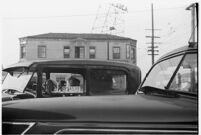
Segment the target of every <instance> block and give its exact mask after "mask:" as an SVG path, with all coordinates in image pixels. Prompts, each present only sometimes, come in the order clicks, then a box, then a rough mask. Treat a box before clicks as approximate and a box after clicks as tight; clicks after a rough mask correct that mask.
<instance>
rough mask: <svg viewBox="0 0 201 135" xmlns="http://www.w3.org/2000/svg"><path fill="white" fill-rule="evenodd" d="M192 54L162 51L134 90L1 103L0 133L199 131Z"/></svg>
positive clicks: (185, 49) (194, 52)
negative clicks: (1, 131)
mask: <svg viewBox="0 0 201 135" xmlns="http://www.w3.org/2000/svg"><path fill="white" fill-rule="evenodd" d="M197 58H198V57H197V47H196V46H193V47H183V48H180V49H178V50H175V51H173V52H171V53H169V54H167V55H165V56H163V57H162V58H161V59H160V60H158V61H157V62H156V63H155V64H154V65H153V66H152V68H151V69H150V71H149V72H148V74H147V75H146V77H145V79H144V81H143V82H142V84H141V85H140V88H139V90H138V92H137V94H136V95H121V96H120V95H118V96H91V97H89V96H83V97H82V96H79V97H69V98H65V97H57V98H40V99H25V100H15V101H10V102H3V105H2V121H3V123H2V127H3V133H4V134H13V133H15V134H21V133H22V134H24V133H26V134H76V133H77V134H80V133H85V134H89V133H91V134H101V133H102V134H103V133H105V134H115V133H117V134H128V133H129V134H198V95H197V93H198V87H197V85H198V84H197V83H198V76H197V75H198V67H197ZM133 83H135V82H133Z"/></svg>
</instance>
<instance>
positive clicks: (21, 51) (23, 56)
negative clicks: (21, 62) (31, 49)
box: [20, 46, 26, 58]
mask: <svg viewBox="0 0 201 135" xmlns="http://www.w3.org/2000/svg"><path fill="white" fill-rule="evenodd" d="M25 56H26V47H25V46H21V47H20V57H21V58H25Z"/></svg>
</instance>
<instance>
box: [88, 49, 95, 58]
mask: <svg viewBox="0 0 201 135" xmlns="http://www.w3.org/2000/svg"><path fill="white" fill-rule="evenodd" d="M95 57H96V48H95V47H94V46H90V47H89V58H90V59H94V58H95Z"/></svg>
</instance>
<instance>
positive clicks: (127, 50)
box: [126, 45, 130, 59]
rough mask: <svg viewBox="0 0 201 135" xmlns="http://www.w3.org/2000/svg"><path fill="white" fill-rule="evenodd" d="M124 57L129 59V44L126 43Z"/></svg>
mask: <svg viewBox="0 0 201 135" xmlns="http://www.w3.org/2000/svg"><path fill="white" fill-rule="evenodd" d="M126 59H130V45H126Z"/></svg>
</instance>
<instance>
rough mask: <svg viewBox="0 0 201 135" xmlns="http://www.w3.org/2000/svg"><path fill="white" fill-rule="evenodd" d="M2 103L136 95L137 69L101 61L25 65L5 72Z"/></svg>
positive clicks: (11, 67)
mask: <svg viewBox="0 0 201 135" xmlns="http://www.w3.org/2000/svg"><path fill="white" fill-rule="evenodd" d="M4 71H6V72H8V74H7V76H6V78H5V80H4V82H3V90H2V95H3V99H2V100H3V101H7V100H15V99H27V98H35V97H36V98H41V97H59V96H77V95H79V96H85V95H87V96H89V95H93V96H94V95H125V94H135V93H136V91H137V88H138V87H139V85H140V82H141V71H140V69H139V68H138V67H137V66H135V65H133V64H128V63H122V62H115V61H100V60H59V61H50V60H46V61H41V60H40V61H39V60H37V61H27V62H20V63H17V64H14V65H11V66H9V67H7V68H5V69H4Z"/></svg>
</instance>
